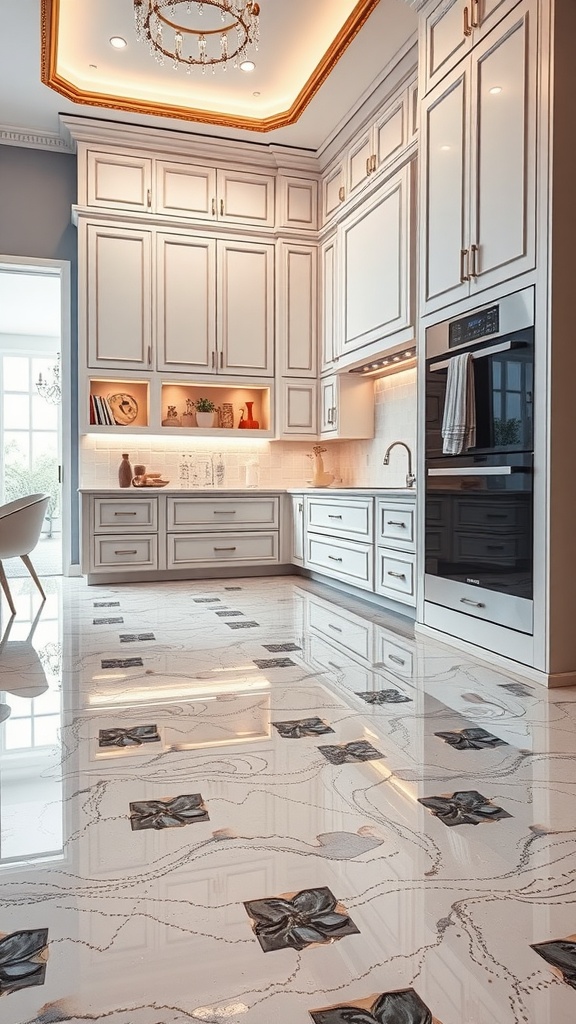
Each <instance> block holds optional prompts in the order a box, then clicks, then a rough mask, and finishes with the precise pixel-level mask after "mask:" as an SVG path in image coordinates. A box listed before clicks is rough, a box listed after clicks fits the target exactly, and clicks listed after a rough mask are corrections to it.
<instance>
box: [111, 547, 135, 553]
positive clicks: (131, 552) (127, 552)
mask: <svg viewBox="0 0 576 1024" xmlns="http://www.w3.org/2000/svg"><path fill="white" fill-rule="evenodd" d="M114 554H115V555H137V554H138V552H137V550H136V548H134V550H133V551H128V550H126V551H115V552H114Z"/></svg>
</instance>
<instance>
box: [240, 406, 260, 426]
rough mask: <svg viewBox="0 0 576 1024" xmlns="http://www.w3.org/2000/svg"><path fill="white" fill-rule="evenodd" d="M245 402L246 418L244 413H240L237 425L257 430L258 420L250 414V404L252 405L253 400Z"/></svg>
mask: <svg viewBox="0 0 576 1024" xmlns="http://www.w3.org/2000/svg"><path fill="white" fill-rule="evenodd" d="M245 404H246V418H244V415H242V418H241V420H240V423H239V424H238V426H239V427H242V428H243V429H244V430H259V429H260V424H259V422H258V420H255V419H254V416H253V415H252V406H253V405H254V402H246V403H245Z"/></svg>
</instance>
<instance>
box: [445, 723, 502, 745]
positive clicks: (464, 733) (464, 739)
mask: <svg viewBox="0 0 576 1024" xmlns="http://www.w3.org/2000/svg"><path fill="white" fill-rule="evenodd" d="M434 735H435V736H438V737H439V738H440V739H441V740H444V742H445V743H449V744H450V746H451V747H455V748H456V750H483V749H484V748H485V747H507V746H508V744H507V743H506V741H505V740H501V739H498V737H497V736H493V735H492V733H491V732H486V729H480V728H474V729H460V730H459V731H456V732H435V733H434Z"/></svg>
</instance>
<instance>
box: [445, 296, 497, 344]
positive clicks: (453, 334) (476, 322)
mask: <svg viewBox="0 0 576 1024" xmlns="http://www.w3.org/2000/svg"><path fill="white" fill-rule="evenodd" d="M499 330H500V311H499V307H498V306H491V307H490V309H483V310H482V312H481V313H473V314H472V315H471V316H464V317H462V318H461V319H460V320H454V321H453V322H452V323H451V324H450V325H449V327H448V348H457V347H458V345H465V344H466V343H467V342H469V341H478V339H479V338H485V337H487V336H488V335H490V334H498V331H499Z"/></svg>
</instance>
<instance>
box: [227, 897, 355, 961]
mask: <svg viewBox="0 0 576 1024" xmlns="http://www.w3.org/2000/svg"><path fill="white" fill-rule="evenodd" d="M244 906H245V908H246V912H247V913H248V914H249V916H250V917H251V918H252V928H253V931H254V934H255V935H256V938H257V939H258V942H259V943H260V945H261V947H262V949H263V950H264V952H265V953H270V952H272V951H273V950H275V949H299V950H301V949H305V948H306V946H311V945H314V944H316V943H323V944H324V943H328V942H334V941H335V940H336V939H342V938H344V936H345V935H358V934H359V929H358V928H357V927H356V925H355V924H354V922H353V921H352V920H351V919H350V918H349V917H348V914H347V912H346V910H345V908H344V907H343V906H342V905H341V904H340V903H338V901H337V899H336V897H335V896H334V895H333V894H332V893H331V892H330V889H328V888H327V887H326V886H320V887H319V888H317V889H303V890H302V891H301V892H297V893H295V894H294V895H291V894H282V895H281V896H278V897H273V898H271V899H264V900H250V901H249V902H248V903H244Z"/></svg>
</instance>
